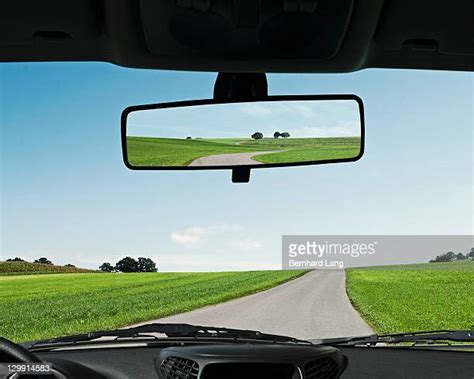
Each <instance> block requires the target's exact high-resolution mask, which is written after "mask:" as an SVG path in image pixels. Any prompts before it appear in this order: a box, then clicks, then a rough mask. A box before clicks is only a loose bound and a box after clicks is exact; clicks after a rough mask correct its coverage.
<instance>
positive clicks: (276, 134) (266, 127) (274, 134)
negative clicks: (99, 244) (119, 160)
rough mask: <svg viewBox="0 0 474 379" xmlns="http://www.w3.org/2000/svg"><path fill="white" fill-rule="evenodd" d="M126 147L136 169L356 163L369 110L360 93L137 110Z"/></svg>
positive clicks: (128, 114)
mask: <svg viewBox="0 0 474 379" xmlns="http://www.w3.org/2000/svg"><path fill="white" fill-rule="evenodd" d="M122 146H123V155H124V161H125V164H126V165H127V167H129V168H130V169H135V170H164V169H174V170H193V169H234V170H235V169H238V168H239V167H240V168H245V169H254V168H265V167H281V166H297V165H313V164H322V163H336V162H351V161H356V160H358V159H359V158H361V157H362V154H363V151H364V118H363V105H362V101H361V100H360V98H358V97H357V96H355V95H311V96H308V95H304V96H298V95H297V96H268V97H266V98H265V99H264V100H262V101H235V100H194V101H182V102H175V103H163V104H152V105H139V106H133V107H129V108H127V109H125V111H124V112H123V114H122Z"/></svg>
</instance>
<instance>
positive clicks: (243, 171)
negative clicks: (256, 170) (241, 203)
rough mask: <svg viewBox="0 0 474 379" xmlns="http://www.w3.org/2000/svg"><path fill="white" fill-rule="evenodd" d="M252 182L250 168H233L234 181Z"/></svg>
mask: <svg viewBox="0 0 474 379" xmlns="http://www.w3.org/2000/svg"><path fill="white" fill-rule="evenodd" d="M248 182H250V168H248V167H236V168H233V169H232V183H248Z"/></svg>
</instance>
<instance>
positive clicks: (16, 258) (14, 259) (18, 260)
mask: <svg viewBox="0 0 474 379" xmlns="http://www.w3.org/2000/svg"><path fill="white" fill-rule="evenodd" d="M7 262H26V261H25V260H23V259H21V258H20V257H15V258H13V259H11V258H9V259H7Z"/></svg>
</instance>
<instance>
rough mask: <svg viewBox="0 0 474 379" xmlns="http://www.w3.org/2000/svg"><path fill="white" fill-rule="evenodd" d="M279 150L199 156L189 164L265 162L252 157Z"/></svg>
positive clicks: (250, 163)
mask: <svg viewBox="0 0 474 379" xmlns="http://www.w3.org/2000/svg"><path fill="white" fill-rule="evenodd" d="M282 151H284V150H278V151H275V150H273V151H255V152H253V153H235V154H217V155H210V156H208V157H202V158H197V159H195V160H194V161H192V162H191V163H190V164H189V166H234V165H235V166H240V165H255V164H263V163H261V162H257V161H255V160H253V159H252V157H254V156H256V155H261V154H269V153H280V152H282Z"/></svg>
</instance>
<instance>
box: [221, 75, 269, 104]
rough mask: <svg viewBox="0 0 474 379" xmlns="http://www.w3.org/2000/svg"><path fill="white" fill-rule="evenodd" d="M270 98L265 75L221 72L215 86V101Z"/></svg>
mask: <svg viewBox="0 0 474 379" xmlns="http://www.w3.org/2000/svg"><path fill="white" fill-rule="evenodd" d="M266 97H268V84H267V76H266V75H265V74H264V73H257V74H253V73H228V72H219V74H218V75H217V78H216V82H215V84H214V100H263V99H265V98H266Z"/></svg>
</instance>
